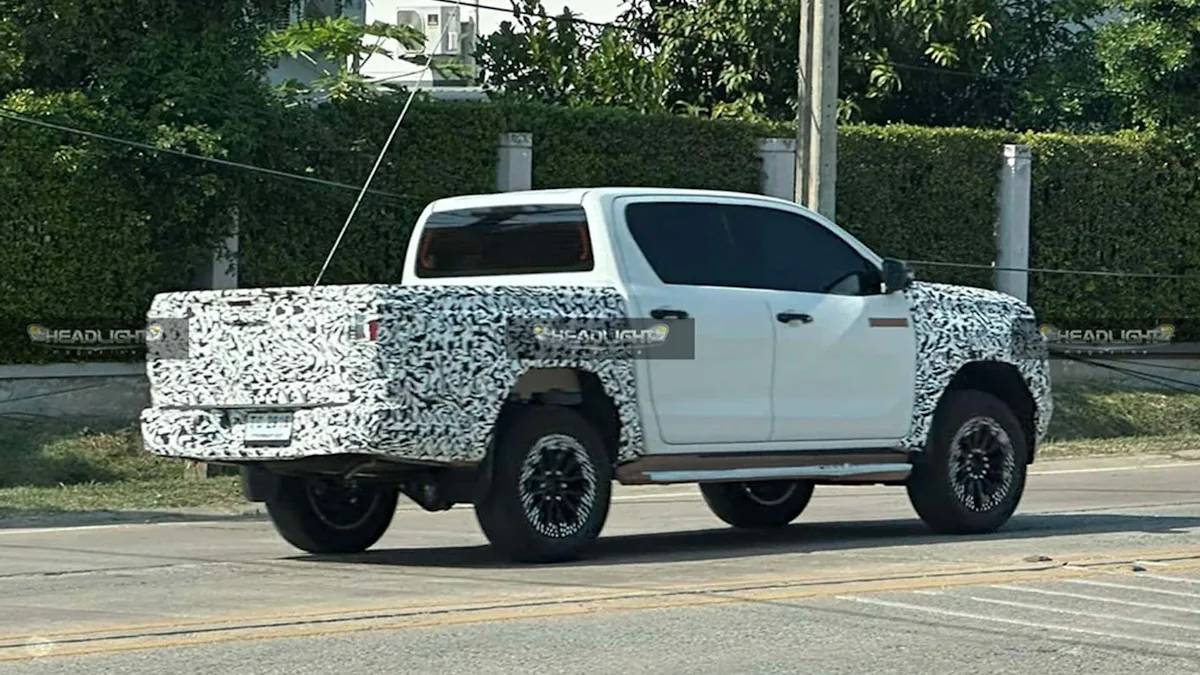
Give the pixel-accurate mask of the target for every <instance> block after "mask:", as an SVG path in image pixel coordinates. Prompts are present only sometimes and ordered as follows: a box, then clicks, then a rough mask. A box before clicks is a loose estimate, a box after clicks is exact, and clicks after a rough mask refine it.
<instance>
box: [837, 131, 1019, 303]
mask: <svg viewBox="0 0 1200 675" xmlns="http://www.w3.org/2000/svg"><path fill="white" fill-rule="evenodd" d="M1006 140H1008V139H1007V137H1006V134H1004V133H1003V132H996V131H976V130H972V129H928V128H921V127H910V126H900V125H895V126H887V127H868V126H850V127H845V128H843V129H842V130H841V131H840V133H839V137H838V176H837V211H836V214H835V217H836V219H837V222H838V223H839V224H840V225H842V226H843V227H845V228H846V229H847V230H849V231H850V232H851V233H852V234H854V235H855V236H857V237H859V238H860V239H862V240H863V241H864V242H865V243H867V245H869V246H871V247H873V248H874V249H875V250H877V251H879V252H880V253H881V254H884V255H888V256H892V257H897V258H903V259H905V260H930V261H951V262H960V263H967V264H972V265H989V264H991V262H992V260H993V259H994V258H995V244H994V238H993V231H994V229H995V218H996V180H997V176H998V172H999V170H1000V159H1001V155H1000V146H1001V144H1003V143H1004V142H1005V141H1006ZM914 268H915V269H916V271H917V273H918V278H920V279H924V280H927V281H940V282H946V283H960V284H969V285H973V286H984V287H991V285H992V274H991V272H989V271H986V270H982V271H981V270H975V269H961V268H960V269H954V268H945V267H927V266H922V265H914Z"/></svg>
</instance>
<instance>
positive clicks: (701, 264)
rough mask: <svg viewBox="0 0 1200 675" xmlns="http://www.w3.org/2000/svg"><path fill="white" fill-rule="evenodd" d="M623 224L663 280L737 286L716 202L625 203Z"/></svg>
mask: <svg viewBox="0 0 1200 675" xmlns="http://www.w3.org/2000/svg"><path fill="white" fill-rule="evenodd" d="M625 222H626V223H628V225H629V232H630V234H631V235H633V240H634V241H635V242H636V243H637V245H638V248H640V249H641V250H642V254H643V255H645V256H646V260H647V262H649V263H650V267H651V268H653V269H654V273H655V274H657V275H658V278H659V279H660V280H661V281H662V282H663V283H664V284H677V285H685V286H740V285H742V284H741V283H738V282H739V281H740V279H739V277H740V275H739V274H738V273H737V272H738V270H737V269H736V259H735V257H734V255H733V250H732V249H733V242H732V241H731V240H730V238H729V230H728V228H726V226H725V223H724V222H723V221H722V219H721V212H720V207H719V206H718V205H717V204H705V203H703V202H636V203H633V204H630V205H629V206H627V207H625Z"/></svg>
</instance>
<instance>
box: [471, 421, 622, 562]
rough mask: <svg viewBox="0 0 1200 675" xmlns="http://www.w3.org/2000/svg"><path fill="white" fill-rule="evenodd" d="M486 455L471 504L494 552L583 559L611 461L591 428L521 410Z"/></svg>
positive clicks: (602, 516)
mask: <svg viewBox="0 0 1200 675" xmlns="http://www.w3.org/2000/svg"><path fill="white" fill-rule="evenodd" d="M493 453H494V454H493V456H492V458H491V461H492V477H491V484H490V486H489V487H488V490H487V493H486V496H485V497H484V498H483V499H482V500H480V501H479V503H477V504H476V505H475V517H476V518H477V519H478V520H479V526H480V528H481V529H482V530H483V533H484V535H485V536H486V537H487V539H488V541H489V542H490V543H491V545H492V547H493V549H494V550H495V551H496V552H498V553H499V554H500V555H501V556H503V557H504V558H506V559H508V560H511V561H514V562H522V563H552V562H565V561H568V560H574V559H576V558H579V557H581V556H583V555H584V554H585V553H586V552H587V550H588V549H589V548H590V547H591V546H592V544H593V543H594V542H595V541H596V539H597V538H598V537H599V536H600V530H601V529H603V527H604V522H605V520H606V519H607V518H608V508H609V502H610V501H611V498H612V481H613V459H612V457H611V456H610V454H609V453H608V452H607V451H606V450H605V447H604V442H603V440H602V439H601V437H600V434H599V433H597V431H596V430H595V428H594V427H593V426H592V425H591V424H590V423H589V422H588V421H587V420H586V419H584V417H583V416H582V415H580V414H579V413H578V412H576V411H575V410H573V409H571V408H567V407H563V406H556V405H531V406H526V407H523V408H521V409H519V410H517V411H515V412H514V413H513V417H512V418H510V419H509V420H508V421H507V422H506V423H505V424H504V425H503V427H502V428H500V429H498V430H497V438H496V442H495V446H494V448H493ZM555 471H557V472H558V474H557V475H555V474H554V472H555ZM556 497H557V498H556Z"/></svg>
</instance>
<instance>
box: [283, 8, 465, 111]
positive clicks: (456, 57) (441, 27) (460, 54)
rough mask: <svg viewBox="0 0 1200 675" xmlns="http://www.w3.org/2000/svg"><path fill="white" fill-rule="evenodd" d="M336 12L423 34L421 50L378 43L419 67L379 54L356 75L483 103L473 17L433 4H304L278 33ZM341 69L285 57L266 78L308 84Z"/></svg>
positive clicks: (310, 59) (320, 61)
mask: <svg viewBox="0 0 1200 675" xmlns="http://www.w3.org/2000/svg"><path fill="white" fill-rule="evenodd" d="M339 13H340V15H341V16H346V17H349V18H351V19H353V20H355V21H357V22H361V23H373V22H375V21H382V22H384V23H390V24H393V25H408V26H412V27H414V28H416V29H417V30H419V31H421V32H422V33H423V34H424V35H425V45H424V48H423V49H417V50H409V49H405V48H403V47H402V46H401V45H400V44H399V43H397V42H396V41H394V40H383V41H382V42H380V43H379V46H380V47H382V48H383V49H385V50H387V51H389V52H391V53H392V54H397V55H404V56H408V57H413V58H414V60H415V61H417V62H418V63H413V62H411V61H406V60H404V59H401V58H389V57H387V56H384V55H377V56H375V57H373V58H368V59H367V61H366V63H365V64H363V65H362V67H361V69H360V72H361V73H362V74H363V75H365V76H366V77H368V78H370V79H372V80H374V81H376V82H378V83H379V84H381V85H383V84H395V85H400V86H406V87H413V86H416V85H418V84H419V85H420V86H421V87H422V88H423V89H427V90H431V91H434V92H435V95H436V96H437V97H438V98H447V99H482V98H485V96H484V94H483V91H482V89H481V88H480V87H477V86H475V85H474V77H473V76H474V68H475V64H474V58H473V54H474V52H475V45H476V44H477V42H476V41H477V39H478V29H477V26H478V24H477V23H476V21H475V16H474V14H472V15H471V16H469V17H467V18H466V20H464V19H463V14H464V10H463V8H461V7H459V6H457V5H452V4H449V3H439V2H437V1H436V0H306V1H305V2H303V3H297V5H296V6H294V7H293V8H292V10H291V13H290V15H289V16H288V17H286V18H284V19H281V20H280V21H279V22H278V25H277V28H279V29H282V28H286V27H287V26H288V25H290V24H292V23H295V22H299V21H302V20H306V19H322V18H324V17H330V16H338V15H339ZM468 13H470V12H468ZM477 13H478V12H475V14H477ZM447 25H449V28H447ZM372 44H374V42H372ZM422 56H432V57H433V63H434V64H439V63H440V64H443V65H445V64H449V63H457V64H460V65H459V67H458V68H457V69H456V70H457V72H456V73H454V74H447V73H445V72H442V71H439V70H438V69H436V68H430V69H425V68H424V67H423V65H421V64H422V63H424V59H422V58H420V57H422ZM340 65H341V64H338V63H336V62H334V61H331V60H328V59H324V58H321V57H319V56H316V55H309V56H306V55H301V56H297V57H287V56H285V57H283V58H281V59H280V60H279V64H278V65H277V66H276V67H275V68H274V69H272V70H271V71H270V72H269V73H268V75H267V78H268V80H269V81H270V83H271V84H272V85H279V84H282V83H283V82H286V81H289V80H298V81H300V82H303V83H310V82H312V81H313V80H314V79H316V78H318V77H320V76H321V75H322V74H323V73H325V72H332V71H334V70H335V69H337V68H339V67H340Z"/></svg>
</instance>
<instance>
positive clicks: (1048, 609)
mask: <svg viewBox="0 0 1200 675" xmlns="http://www.w3.org/2000/svg"><path fill="white" fill-rule="evenodd" d="M913 593H918V594H920V595H937V596H941V597H945V598H966V599H967V600H970V601H972V602H985V603H988V604H991V605H1002V606H1004V607H1016V608H1017V609H1030V610H1034V611H1038V612H1053V613H1055V614H1068V615H1070V616H1082V617H1087V618H1089V619H1104V620H1113V619H1116V620H1118V621H1121V622H1122V623H1140V624H1143V625H1146V626H1158V627H1159V628H1178V629H1180V630H1195V631H1200V625H1189V624H1186V623H1174V622H1172V621H1154V620H1152V619H1135V618H1133V617H1129V616H1121V617H1114V616H1112V615H1111V614H1093V613H1092V612H1080V611H1077V610H1073V609H1060V608H1058V607H1043V606H1042V605H1034V604H1032V603H1028V602H1014V601H1012V600H996V599H994V598H981V597H978V596H974V595H959V594H958V593H946V592H944V591H913Z"/></svg>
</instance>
